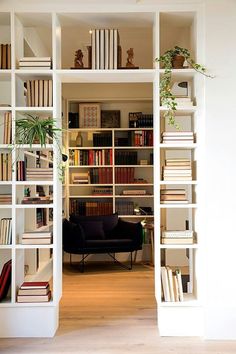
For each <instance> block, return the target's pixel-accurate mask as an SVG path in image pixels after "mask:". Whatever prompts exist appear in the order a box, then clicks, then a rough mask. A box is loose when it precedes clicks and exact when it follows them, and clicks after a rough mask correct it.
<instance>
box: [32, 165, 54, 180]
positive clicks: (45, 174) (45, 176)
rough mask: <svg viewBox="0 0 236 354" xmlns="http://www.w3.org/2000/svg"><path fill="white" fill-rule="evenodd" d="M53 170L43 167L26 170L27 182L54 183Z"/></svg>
mask: <svg viewBox="0 0 236 354" xmlns="http://www.w3.org/2000/svg"><path fill="white" fill-rule="evenodd" d="M52 179H53V169H52V168H49V167H48V168H42V167H31V168H26V181H52Z"/></svg>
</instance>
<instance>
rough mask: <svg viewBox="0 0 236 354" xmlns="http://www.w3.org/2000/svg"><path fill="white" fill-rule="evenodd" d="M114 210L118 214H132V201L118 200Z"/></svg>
mask: <svg viewBox="0 0 236 354" xmlns="http://www.w3.org/2000/svg"><path fill="white" fill-rule="evenodd" d="M116 211H117V213H118V214H119V215H134V202H131V201H123V200H118V201H117V202H116Z"/></svg>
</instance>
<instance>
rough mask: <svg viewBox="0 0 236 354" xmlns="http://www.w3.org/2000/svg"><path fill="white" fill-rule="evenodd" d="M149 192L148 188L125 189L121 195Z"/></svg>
mask: <svg viewBox="0 0 236 354" xmlns="http://www.w3.org/2000/svg"><path fill="white" fill-rule="evenodd" d="M146 194H148V193H147V191H146V189H124V190H123V191H122V193H121V195H130V196H132V195H146Z"/></svg>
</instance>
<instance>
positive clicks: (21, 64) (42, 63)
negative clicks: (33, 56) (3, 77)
mask: <svg viewBox="0 0 236 354" xmlns="http://www.w3.org/2000/svg"><path fill="white" fill-rule="evenodd" d="M25 66H32V67H36V66H39V67H44V66H47V67H51V62H50V61H20V62H19V68H21V67H22V68H24V67H25Z"/></svg>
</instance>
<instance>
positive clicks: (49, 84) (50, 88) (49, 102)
mask: <svg viewBox="0 0 236 354" xmlns="http://www.w3.org/2000/svg"><path fill="white" fill-rule="evenodd" d="M52 105H53V99H52V80H48V106H49V107H52Z"/></svg>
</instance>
